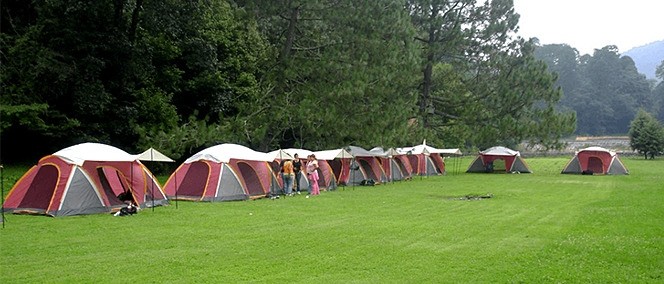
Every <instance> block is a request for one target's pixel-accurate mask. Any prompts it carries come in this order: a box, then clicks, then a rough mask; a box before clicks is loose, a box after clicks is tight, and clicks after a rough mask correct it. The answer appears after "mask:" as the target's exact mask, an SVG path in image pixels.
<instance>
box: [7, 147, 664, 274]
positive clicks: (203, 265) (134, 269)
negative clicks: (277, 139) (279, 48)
mask: <svg viewBox="0 0 664 284" xmlns="http://www.w3.org/2000/svg"><path fill="white" fill-rule="evenodd" d="M568 159H569V158H568V157H565V158H532V159H526V161H527V162H528V164H529V165H530V167H531V168H532V169H533V171H534V172H535V173H533V174H465V173H459V174H449V175H447V176H437V177H428V178H419V177H416V178H414V179H413V180H412V181H403V182H397V183H394V184H387V185H378V186H374V187H359V186H358V187H355V188H352V187H346V188H345V189H339V190H338V191H335V192H323V193H322V195H320V196H316V197H312V198H308V199H307V198H305V196H304V195H300V196H295V197H290V198H286V199H280V200H266V199H262V200H255V201H245V202H224V203H192V202H182V201H181V202H178V206H177V208H176V206H175V204H174V203H173V204H172V205H171V206H167V207H159V208H156V209H154V211H153V210H152V209H146V210H143V211H141V212H140V213H139V214H138V215H135V216H130V217H112V216H111V215H110V214H109V215H105V214H102V215H88V216H74V217H63V218H50V217H44V216H21V215H8V216H7V220H6V224H5V226H6V228H4V229H2V230H1V231H0V238H1V242H0V245H1V251H0V257H1V259H0V261H1V263H2V264H1V265H0V283H45V282H60V283H93V282H94V283H118V282H125V281H126V282H136V283H146V282H147V283H161V282H168V283H191V282H196V283H234V282H300V283H349V282H351V283H352V282H355V283H380V282H398V283H403V282H407V283H421V282H434V283H486V282H492V283H506V282H507V283H514V282H523V283H552V282H555V283H634V282H637V283H663V282H664V159H661V158H660V159H659V160H654V161H652V160H648V161H644V160H642V159H636V158H634V159H631V158H623V162H624V163H625V165H626V166H627V167H628V169H629V170H630V171H631V173H632V174H631V175H628V176H578V175H561V174H559V172H560V170H562V168H563V166H564V165H565V164H566V163H567V161H568ZM469 163H470V158H467V159H464V160H462V161H461V163H460V164H461V166H460V167H461V168H462V169H461V171H463V170H465V167H466V166H467V165H468V164H469ZM26 169H27V168H25V169H23V170H22V171H24V170H26ZM22 171H21V173H22ZM9 172H11V171H9ZM18 175H19V176H20V174H18ZM11 176H13V175H11V174H10V179H11ZM10 187H11V184H5V190H7V188H10ZM485 194H492V196H493V197H492V198H489V199H482V200H460V199H459V197H463V196H466V195H485Z"/></svg>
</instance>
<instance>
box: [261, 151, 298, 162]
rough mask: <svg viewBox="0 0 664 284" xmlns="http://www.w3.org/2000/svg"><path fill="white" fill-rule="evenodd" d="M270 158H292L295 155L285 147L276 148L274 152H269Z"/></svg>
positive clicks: (272, 159)
mask: <svg viewBox="0 0 664 284" xmlns="http://www.w3.org/2000/svg"><path fill="white" fill-rule="evenodd" d="M267 157H268V159H271V160H270V161H274V160H292V159H293V155H291V154H290V153H288V151H286V150H284V149H279V150H274V151H272V152H268V153H267Z"/></svg>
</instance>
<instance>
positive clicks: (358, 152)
mask: <svg viewBox="0 0 664 284" xmlns="http://www.w3.org/2000/svg"><path fill="white" fill-rule="evenodd" d="M347 149H348V153H350V154H351V155H353V158H354V159H355V163H356V165H357V167H351V169H350V170H351V177H350V179H349V182H350V183H351V184H360V183H361V182H362V181H363V180H368V179H372V180H374V182H376V184H378V183H381V182H387V181H388V180H387V176H386V175H385V171H384V170H383V166H381V164H380V155H378V154H376V153H372V152H370V151H367V150H366V149H364V148H361V147H357V146H348V148H347ZM353 172H354V173H353Z"/></svg>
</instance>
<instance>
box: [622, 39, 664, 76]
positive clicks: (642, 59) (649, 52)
mask: <svg viewBox="0 0 664 284" xmlns="http://www.w3.org/2000/svg"><path fill="white" fill-rule="evenodd" d="M622 55H627V56H629V57H631V58H632V60H634V63H635V64H636V68H637V69H639V72H640V73H643V74H645V75H646V77H647V78H648V79H655V68H657V66H658V65H659V64H660V63H661V62H662V60H664V40H660V41H656V42H653V43H650V44H646V45H644V46H639V47H635V48H632V49H630V50H628V51H627V52H625V53H623V54H622Z"/></svg>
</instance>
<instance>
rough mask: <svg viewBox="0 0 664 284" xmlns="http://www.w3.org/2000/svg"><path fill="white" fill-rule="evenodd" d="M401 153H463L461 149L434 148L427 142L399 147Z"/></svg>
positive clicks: (455, 154) (452, 154) (453, 154)
mask: <svg viewBox="0 0 664 284" xmlns="http://www.w3.org/2000/svg"><path fill="white" fill-rule="evenodd" d="M425 143H426V141H425ZM396 151H397V152H398V153H399V154H408V152H410V153H411V154H414V155H419V154H425V155H429V154H442V155H446V156H461V155H463V154H462V153H461V150H459V149H438V148H434V147H431V146H428V145H426V144H421V145H417V146H413V147H403V148H397V150H396Z"/></svg>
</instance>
